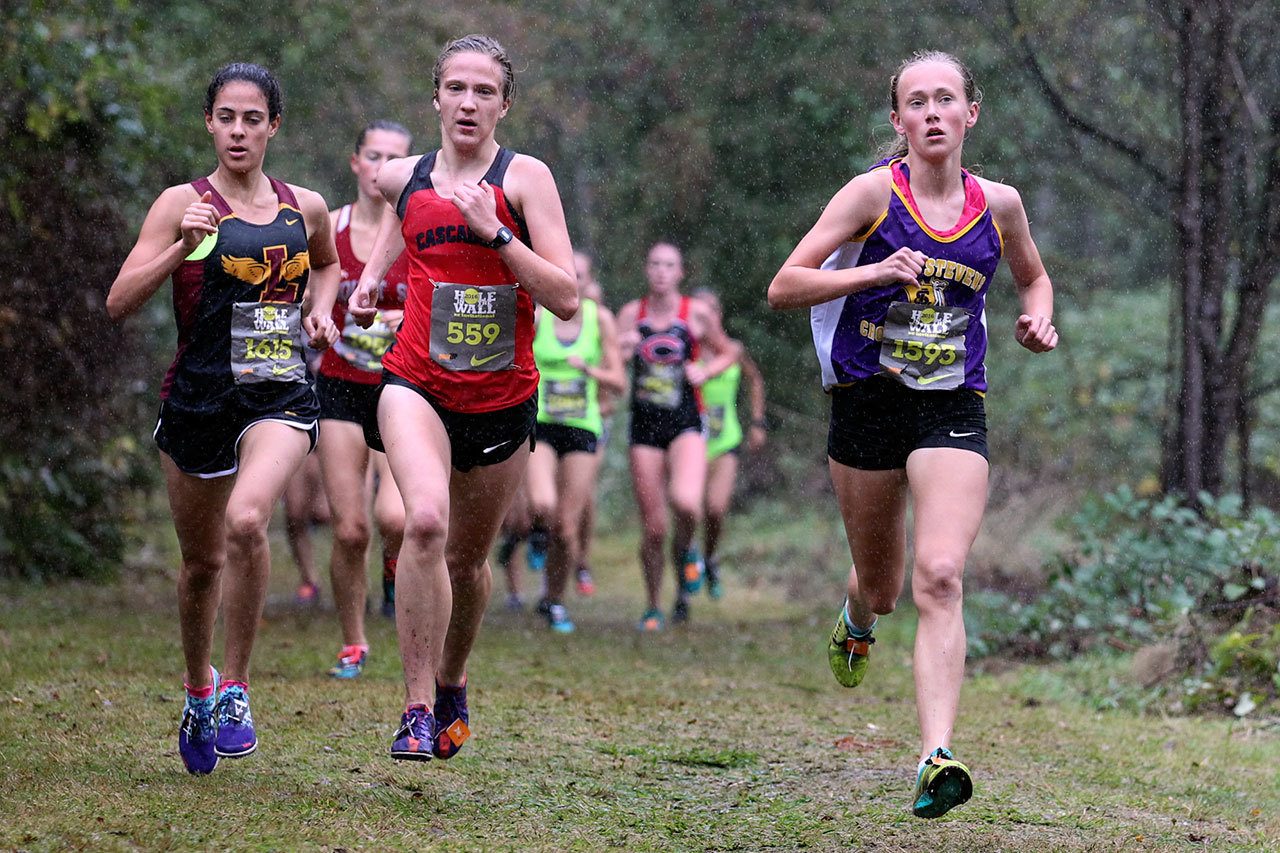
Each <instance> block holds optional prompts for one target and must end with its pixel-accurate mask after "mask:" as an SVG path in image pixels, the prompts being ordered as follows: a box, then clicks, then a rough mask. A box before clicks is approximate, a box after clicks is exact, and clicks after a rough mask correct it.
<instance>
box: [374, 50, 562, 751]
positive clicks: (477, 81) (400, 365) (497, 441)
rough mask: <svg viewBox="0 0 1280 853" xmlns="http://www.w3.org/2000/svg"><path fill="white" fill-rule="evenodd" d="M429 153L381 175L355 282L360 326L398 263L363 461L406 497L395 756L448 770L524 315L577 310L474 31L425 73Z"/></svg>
mask: <svg viewBox="0 0 1280 853" xmlns="http://www.w3.org/2000/svg"><path fill="white" fill-rule="evenodd" d="M433 77H434V81H433V82H434V101H433V103H434V106H435V109H436V112H437V113H439V115H440V137H441V147H440V149H439V150H438V151H434V152H432V153H430V154H425V155H422V156H419V157H409V158H406V159H403V160H393V161H391V162H390V163H387V164H386V165H385V166H384V167H383V169H382V171H381V172H380V173H379V175H378V187H379V189H380V190H381V191H382V194H383V197H384V198H386V200H387V201H388V202H389V203H390V205H391V207H389V208H388V212H387V214H386V216H385V217H384V218H383V223H382V228H381V229H380V231H379V233H378V238H377V240H376V242H375V244H374V247H373V249H372V251H371V252H370V256H369V260H368V263H367V264H366V266H365V270H364V274H363V275H362V276H361V279H360V286H359V287H358V288H357V290H356V292H355V294H354V295H353V296H352V299H351V301H350V303H349V304H350V306H351V312H352V314H353V316H354V317H355V319H356V320H357V321H358V322H360V323H362V324H363V323H368V322H371V321H372V319H373V316H374V313H375V300H376V294H377V285H378V282H379V281H381V280H382V278H383V276H384V275H385V274H386V272H387V270H388V269H389V268H390V266H391V263H392V261H394V260H395V259H396V258H397V257H399V256H400V254H401V253H402V252H403V253H405V254H406V255H407V257H408V259H409V299H408V303H407V304H406V306H405V317H404V323H403V325H402V326H401V327H400V331H399V334H398V335H397V337H396V341H395V343H394V344H393V345H392V347H391V349H390V350H389V351H388V352H387V354H386V356H385V357H384V359H383V371H384V374H383V384H382V391H381V394H380V395H379V398H378V400H377V403H376V423H375V422H373V421H372V420H371V421H370V422H369V423H368V424H367V425H366V426H367V429H366V434H367V438H368V440H369V442H370V444H371V445H372V446H373V447H374V448H375V449H381V448H384V447H385V449H386V453H387V459H388V461H389V462H390V464H391V471H392V473H393V474H394V475H395V479H396V483H397V484H399V486H400V491H401V493H402V494H403V495H404V504H405V532H404V544H403V546H402V548H401V551H400V561H399V566H398V574H397V580H396V626H397V629H398V632H399V636H400V655H401V658H402V660H403V662H404V675H405V698H406V707H405V712H404V714H403V716H402V717H401V724H400V728H399V729H398V731H397V732H396V734H395V737H394V739H393V742H392V745H391V755H392V757H393V758H398V759H408V760H418V761H422V760H427V759H430V758H431V757H432V756H433V755H434V756H435V757H437V758H449V757H452V756H453V755H454V754H455V753H457V751H458V749H459V748H460V747H461V746H462V743H463V741H465V740H466V738H467V737H468V736H469V728H468V725H469V712H468V708H467V694H466V687H467V657H468V655H469V654H470V652H471V647H472V644H473V643H474V642H475V638H476V634H477V633H478V631H479V629H480V622H481V619H482V618H483V616H484V609H485V606H486V604H487V603H488V600H489V592H490V589H491V587H492V584H493V578H492V574H491V572H490V570H489V563H488V560H487V559H486V557H487V555H488V552H489V548H490V546H491V544H492V542H493V539H494V537H495V536H496V535H497V532H498V527H499V525H500V524H501V521H502V517H503V515H504V514H505V512H506V509H507V506H508V504H509V503H510V502H511V498H512V495H513V494H514V493H515V490H516V487H517V485H518V484H519V482H520V480H521V478H523V476H524V472H525V467H526V464H527V462H528V459H529V449H530V443H531V440H532V435H533V427H534V422H535V418H536V415H537V396H536V395H537V387H538V371H537V368H536V366H535V365H534V361H533V334H534V329H533V307H534V302H535V301H536V302H537V303H538V304H540V305H542V306H543V307H544V308H546V309H547V310H549V311H551V313H553V314H555V315H556V316H557V317H561V318H564V319H567V318H569V317H572V316H573V315H574V313H575V312H576V311H577V310H578V289H577V284H576V283H575V281H574V276H573V247H572V246H571V244H570V241H569V233H568V229H567V228H566V226H565V219H564V210H563V208H562V206H561V203H560V195H559V191H558V190H557V189H556V185H555V181H554V179H553V178H552V176H551V172H550V170H549V169H547V167H546V165H544V164H543V163H542V162H541V161H539V160H536V159H534V158H533V157H529V156H526V155H523V154H516V153H514V152H512V151H510V150H508V149H506V148H503V147H502V146H500V145H499V144H498V142H497V141H496V140H495V139H494V131H495V129H496V128H497V125H498V122H499V121H500V120H501V119H502V117H503V116H505V115H506V113H507V110H508V109H509V108H510V106H511V97H512V94H513V92H514V89H515V75H514V72H513V71H512V67H511V61H510V60H509V59H508V58H507V53H506V51H505V50H504V49H503V48H502V46H501V45H500V44H498V42H496V41H495V40H494V39H492V38H489V37H487V36H478V35H472V36H465V37H463V38H460V39H455V40H454V41H452V42H450V43H449V44H448V45H447V46H446V47H445V49H444V50H443V51H442V52H441V54H440V56H439V58H438V59H437V60H436V64H435V69H434V74H433Z"/></svg>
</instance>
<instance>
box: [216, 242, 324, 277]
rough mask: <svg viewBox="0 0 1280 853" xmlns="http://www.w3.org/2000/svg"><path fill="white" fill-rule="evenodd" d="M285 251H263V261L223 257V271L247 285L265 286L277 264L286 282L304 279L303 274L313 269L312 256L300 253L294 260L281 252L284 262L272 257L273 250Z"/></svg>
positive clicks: (267, 249)
mask: <svg viewBox="0 0 1280 853" xmlns="http://www.w3.org/2000/svg"><path fill="white" fill-rule="evenodd" d="M273 248H274V249H280V250H283V249H284V247H283V246H279V247H275V246H273V247H268V248H266V249H264V250H263V252H262V254H263V259H262V260H260V261H259V260H256V259H255V258H237V257H235V256H233V255H223V256H222V271H223V272H225V273H226V274H227V275H231V276H234V277H235V278H238V279H239V280H240V281H243V282H244V283H245V284H252V285H258V284H265V283H266V282H267V280H268V279H270V278H271V274H272V272H274V271H275V270H276V268H277V267H276V264H279V272H280V278H281V279H283V280H284V281H296V280H298V279H300V278H302V275H303V273H305V272H306V271H307V270H309V269H310V268H311V254H310V253H309V252H305V251H303V252H299V253H298V254H296V255H294V256H293V257H292V258H290V257H287V256H285V255H286V253H285V252H283V251H281V252H280V253H279V255H280V256H281V257H282V260H277V259H276V258H274V257H272V256H271V250H272V249H273Z"/></svg>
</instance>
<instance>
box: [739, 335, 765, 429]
mask: <svg viewBox="0 0 1280 853" xmlns="http://www.w3.org/2000/svg"><path fill="white" fill-rule="evenodd" d="M738 363H739V364H741V365H742V374H743V376H745V377H746V379H747V399H748V401H749V402H750V405H751V426H750V427H749V428H748V430H747V447H749V448H751V449H752V450H759V449H760V448H761V447H763V446H764V435H765V432H764V426H765V423H764V374H762V373H761V372H760V368H759V367H757V366H756V363H755V360H754V359H752V358H751V356H750V355H748V354H747V349H746V347H743V348H742V355H741V356H740V357H739V358H738Z"/></svg>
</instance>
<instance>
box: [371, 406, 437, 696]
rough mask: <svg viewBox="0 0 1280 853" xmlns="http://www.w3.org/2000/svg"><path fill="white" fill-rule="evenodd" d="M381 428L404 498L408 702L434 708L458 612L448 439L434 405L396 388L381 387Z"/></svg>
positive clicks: (401, 597) (399, 612)
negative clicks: (448, 546) (452, 578)
mask: <svg viewBox="0 0 1280 853" xmlns="http://www.w3.org/2000/svg"><path fill="white" fill-rule="evenodd" d="M378 426H379V429H380V430H381V432H382V441H383V444H384V445H385V446H386V449H387V462H388V463H389V465H390V466H391V473H392V475H393V476H394V478H395V482H396V485H397V486H399V488H400V493H401V494H402V495H403V496H404V510H405V521H404V543H403V545H402V546H401V548H400V561H399V564H398V571H397V575H396V633H397V634H398V636H399V639H400V658H401V660H402V661H403V663H404V683H405V703H406V704H408V705H415V704H422V705H426V706H427V707H431V705H432V702H433V699H434V697H435V674H436V669H437V668H438V667H439V665H440V656H441V653H442V652H443V649H444V637H445V633H446V632H447V631H448V630H449V614H450V611H452V609H453V593H452V590H451V589H450V585H449V571H448V569H447V568H446V567H445V561H444V550H445V537H446V532H447V531H448V529H449V479H450V472H451V467H450V463H449V436H448V435H447V434H446V433H445V429H444V424H442V423H441V422H440V416H439V415H437V414H436V411H435V409H433V408H432V407H431V404H430V403H428V402H427V401H426V400H424V399H422V398H421V397H419V396H418V395H417V394H416V393H415V392H413V391H411V390H410V389H408V388H402V387H399V386H395V385H391V386H387V387H385V388H383V389H382V394H381V396H380V397H379V400H378Z"/></svg>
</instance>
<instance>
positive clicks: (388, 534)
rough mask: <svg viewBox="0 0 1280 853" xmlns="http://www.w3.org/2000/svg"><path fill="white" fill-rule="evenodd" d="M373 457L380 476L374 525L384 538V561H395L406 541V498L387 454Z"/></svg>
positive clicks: (374, 454) (376, 470) (374, 466)
mask: <svg viewBox="0 0 1280 853" xmlns="http://www.w3.org/2000/svg"><path fill="white" fill-rule="evenodd" d="M372 457H373V468H374V471H375V472H377V475H378V495H377V497H376V498H375V500H374V504H373V519H374V524H376V525H377V527H378V535H379V536H380V537H382V553H383V556H384V559H385V558H389V559H392V560H395V559H397V558H398V556H399V554H400V544H401V542H403V541H404V498H403V497H402V496H401V494H400V489H399V488H397V487H396V478H395V477H393V476H391V468H390V466H388V465H387V457H386V454H384V453H378V452H376V451H374V452H373V454H372Z"/></svg>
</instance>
